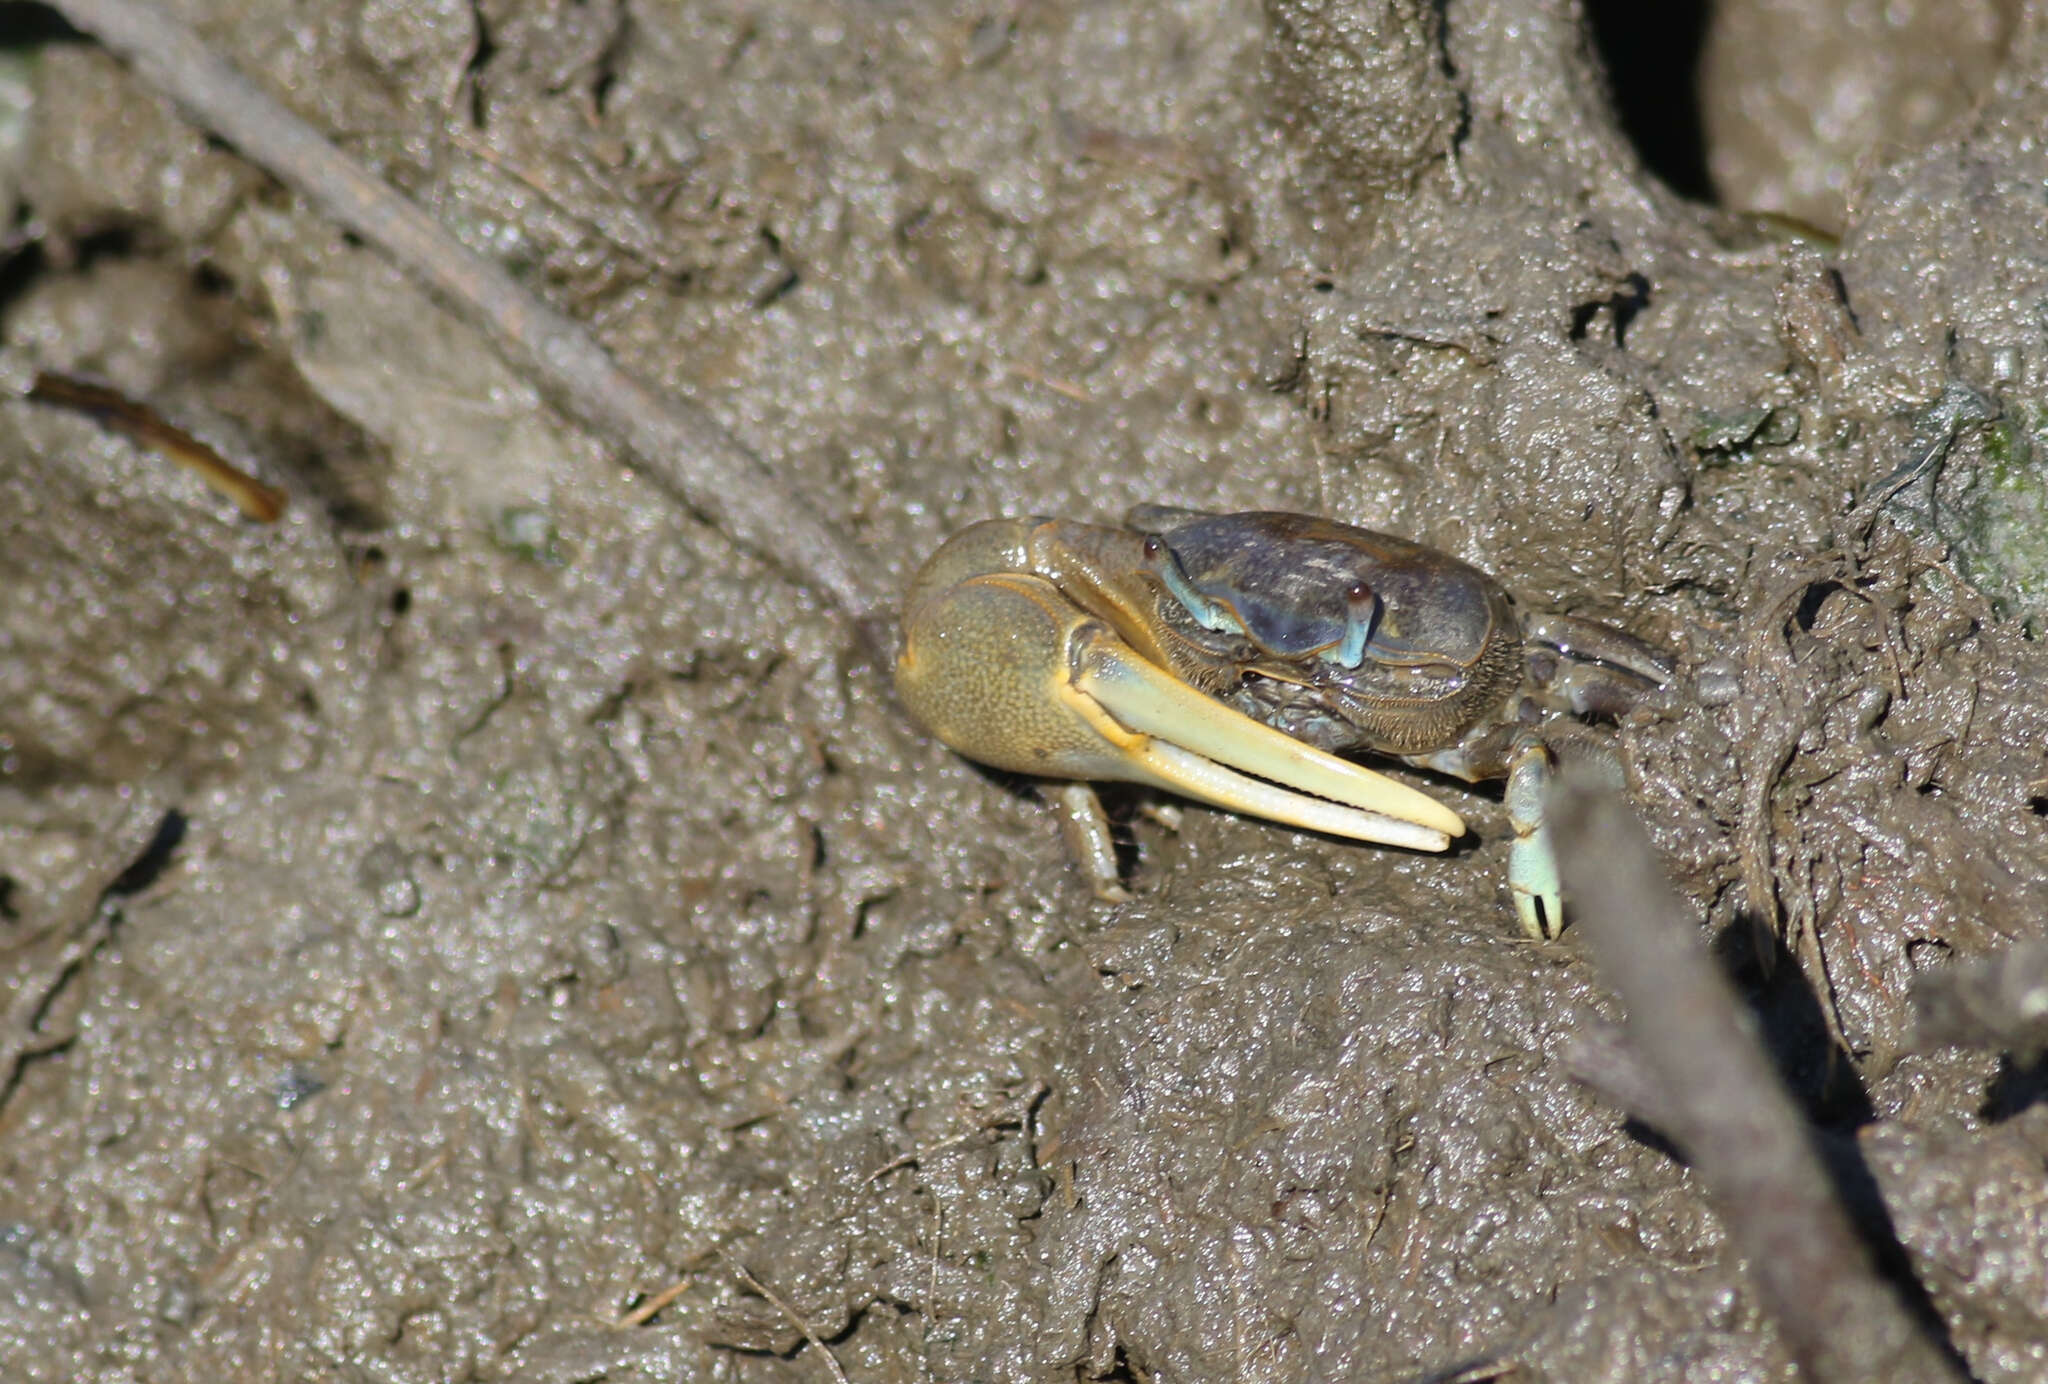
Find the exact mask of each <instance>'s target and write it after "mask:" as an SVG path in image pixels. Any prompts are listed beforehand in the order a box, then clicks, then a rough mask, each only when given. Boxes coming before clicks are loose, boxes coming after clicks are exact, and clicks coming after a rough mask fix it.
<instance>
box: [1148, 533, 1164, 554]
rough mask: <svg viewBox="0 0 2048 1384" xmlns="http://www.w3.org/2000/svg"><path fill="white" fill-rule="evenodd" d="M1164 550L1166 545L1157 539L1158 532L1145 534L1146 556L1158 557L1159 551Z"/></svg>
mask: <svg viewBox="0 0 2048 1384" xmlns="http://www.w3.org/2000/svg"><path fill="white" fill-rule="evenodd" d="M1165 551H1166V545H1165V544H1164V543H1161V542H1160V541H1159V535H1158V534H1156V533H1148V534H1146V535H1145V556H1146V557H1147V558H1155V557H1158V556H1159V555H1160V554H1161V553H1163V552H1165Z"/></svg>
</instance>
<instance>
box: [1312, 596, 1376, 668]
mask: <svg viewBox="0 0 2048 1384" xmlns="http://www.w3.org/2000/svg"><path fill="white" fill-rule="evenodd" d="M1379 613H1380V599H1379V597H1378V596H1375V595H1374V594H1373V590H1372V588H1371V587H1370V586H1367V585H1366V584H1365V583H1364V582H1362V581H1355V582H1353V583H1351V586H1350V589H1348V590H1347V591H1345V593H1344V637H1343V638H1342V639H1340V640H1338V641H1337V645H1336V647H1335V648H1334V649H1332V650H1330V651H1329V652H1328V653H1326V654H1325V655H1324V657H1326V658H1328V659H1330V660H1331V661H1333V662H1336V663H1340V664H1342V665H1343V666H1344V667H1346V668H1356V667H1357V666H1358V665H1359V664H1360V663H1363V662H1364V661H1365V646H1366V644H1367V642H1368V641H1370V640H1371V639H1372V632H1373V627H1374V626H1376V625H1377V624H1378V623H1379Z"/></svg>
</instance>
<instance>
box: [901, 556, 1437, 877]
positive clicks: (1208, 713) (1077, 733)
mask: <svg viewBox="0 0 2048 1384" xmlns="http://www.w3.org/2000/svg"><path fill="white" fill-rule="evenodd" d="M984 527H987V528H989V529H990V532H988V533H987V534H984V535H979V536H978V537H977V540H976V541H977V542H978V543H979V544H980V545H981V546H986V547H988V548H990V549H991V552H990V553H989V554H986V555H983V556H985V557H987V556H1000V555H1001V550H1003V549H1005V548H1006V547H1007V546H1008V545H1009V544H1010V543H1012V542H1014V541H1015V538H1014V537H1013V535H1016V534H1017V533H1018V529H1016V528H1011V529H1004V530H997V529H995V528H994V527H993V526H982V525H977V526H976V528H977V529H981V528H984ZM969 533H970V534H972V533H974V530H970V531H969ZM962 537H963V538H964V537H967V535H962ZM956 541H958V540H956ZM949 546H950V545H949ZM963 565H968V564H963ZM971 565H973V566H980V565H981V563H980V562H979V561H977V562H975V563H973V564H971ZM989 565H991V566H993V565H997V564H995V563H990V564H989ZM949 575H953V576H958V575H959V574H958V573H957V571H956V572H955V573H953V574H949ZM928 576H929V574H927V577H928ZM896 685H897V687H898V689H899V690H900V691H901V692H902V695H903V700H904V703H905V705H906V706H907V707H908V708H909V710H910V713H911V715H913V716H915V717H916V718H917V720H918V721H919V723H920V724H922V725H923V726H924V727H925V728H926V729H927V730H929V731H930V732H931V733H932V734H934V735H936V736H938V738H939V739H941V740H943V741H944V742H945V743H946V744H948V745H950V746H951V747H952V748H954V749H956V750H958V751H959V752H960V753H962V754H964V755H966V756H967V757H968V758H970V759H977V760H980V761H981V762H982V763H984V764H992V765H994V766H996V767H997V768H1000V769H1009V770H1013V771H1015V772H1018V773H1025V774H1038V775H1042V776H1045V777H1048V778H1064V779H1119V780H1124V781H1127V782H1133V783H1142V784H1149V785H1151V786H1152V787H1155V788H1164V789H1167V790H1170V791H1172V792H1176V793H1180V794H1184V795H1185V796H1187V797H1190V798H1196V799H1199V800H1200V801H1202V802H1206V803H1211V804H1214V805H1215V806H1217V807H1221V808H1225V809H1227V810H1229V811H1232V812H1242V813H1247V814H1249V815H1252V816H1258V817H1266V818H1270V819H1272V820H1273V821H1276V822H1283V823H1285V824H1287V825H1289V826H1295V827H1300V828H1303V829H1305V830H1310V831H1321V832H1328V833H1330V834H1331V835H1335V836H1345V837H1350V838H1353V839H1355V840H1360V841H1375V842H1380V843H1382V844H1386V845H1394V846H1407V847H1409V848H1411V849H1414V850H1425V851H1440V850H1442V849H1444V848H1445V847H1446V846H1447V845H1448V844H1449V843H1450V840H1451V838H1452V837H1455V836H1459V835H1462V834H1463V833H1464V830H1465V824H1464V822H1463V821H1462V820H1461V819H1460V818H1459V817H1458V814H1457V813H1455V812H1453V811H1451V810H1450V809H1449V808H1447V807H1445V806H1444V805H1443V804H1442V803H1439V802H1437V801H1436V800H1435V799H1434V798H1431V797H1428V796H1426V795H1424V794H1422V793H1420V792H1417V791H1416V790H1415V789H1412V788H1409V787H1408V786H1406V785H1405V784H1401V783H1397V782H1395V781H1394V780H1393V779H1390V778H1387V777H1386V776H1385V775H1383V774H1377V773H1374V772H1373V771H1372V770H1370V769H1366V768H1364V767H1362V766H1361V765H1357V764H1353V763H1351V762H1350V761H1348V760H1343V759H1338V758H1337V757H1336V756H1334V755H1330V754H1325V753H1324V752H1323V751H1321V750H1318V749H1315V748H1314V747H1313V746H1310V745H1306V744H1303V743H1302V742H1301V741H1298V740H1295V739H1292V738H1291V737H1289V736H1286V735H1283V734H1281V733H1280V732H1279V731H1276V730H1274V729H1272V728H1271V727H1270V726H1264V725H1261V724H1260V723H1259V722H1257V721H1254V720H1252V719H1251V718H1250V717H1249V716H1245V715H1243V714H1242V713H1240V712H1237V711H1233V710H1232V709H1230V708H1229V707H1227V706H1225V705H1224V704H1223V703H1221V702H1219V701H1216V700H1214V699H1212V698H1210V697H1206V696H1204V695H1202V694H1201V693H1200V692H1197V691H1195V690H1194V689H1193V688H1191V687H1189V686H1187V685H1186V684H1185V683H1182V682H1180V681H1179V680H1178V679H1176V678H1174V677H1173V676H1172V675H1170V674H1168V673H1167V672H1165V671H1164V670H1162V669H1160V668H1158V667H1156V666H1154V665H1153V664H1151V663H1148V662H1146V661H1145V660H1144V659H1142V658H1140V657H1139V656H1138V655H1137V654H1136V653H1135V652H1134V651H1133V650H1132V649H1131V647H1130V646H1129V645H1128V644H1126V643H1125V642H1124V641H1123V639H1121V638H1120V637H1119V636H1118V635H1117V633H1116V632H1115V630H1113V629H1112V628H1111V627H1110V626H1109V625H1108V624H1107V623H1105V622H1104V621H1102V620H1099V619H1097V618H1095V617H1094V616H1092V615H1089V614H1088V613H1087V612H1085V611H1083V610H1081V609H1080V608H1078V607H1077V606H1075V605H1074V604H1073V603H1072V602H1070V601H1068V600H1067V598H1066V597H1065V596H1063V595H1062V594H1061V593H1060V590H1059V588H1058V587H1056V586H1054V585H1053V584H1052V583H1051V582H1050V581H1047V580H1046V579H1045V578H1043V577H1038V576H1033V575H1031V574H1029V573H1026V572H1018V571H1014V570H1010V571H987V570H986V569H984V570H983V571H982V572H981V573H980V574H979V575H973V576H966V577H964V579H957V580H952V581H950V582H933V581H930V580H928V579H921V580H920V582H919V585H918V587H917V589H915V590H914V591H913V593H912V598H911V601H910V603H909V609H908V610H907V611H906V612H905V615H904V631H903V652H902V655H901V657H900V658H899V659H898V660H897V664H896Z"/></svg>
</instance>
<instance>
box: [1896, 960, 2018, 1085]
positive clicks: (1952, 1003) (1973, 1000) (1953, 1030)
mask: <svg viewBox="0 0 2048 1384" xmlns="http://www.w3.org/2000/svg"><path fill="white" fill-rule="evenodd" d="M1913 1014H1914V1028H1913V1046H1914V1047H1916V1048H1920V1049H1923V1050H1924V1049H1928V1048H1938V1047H1945V1046H1948V1045H1950V1044H1959V1045H1963V1046H1968V1047H1982V1048H2000V1049H2003V1050H2005V1051H2007V1052H2010V1053H2011V1054H2012V1055H2013V1058H2014V1060H2015V1061H2017V1062H2018V1063H2019V1064H2020V1065H2021V1066H2023V1067H2031V1066H2033V1065H2034V1064H2035V1063H2037V1062H2039V1061H2040V1060H2041V1057H2042V1055H2043V1054H2044V1053H2048V942H2016V943H2014V944H2013V945H2012V946H2011V947H2009V948H2007V949H2006V950H2005V951H2003V952H2000V953H1999V954H1998V955H1996V956H1990V957H1985V958H1983V959H1982V960H1978V961H1971V962H1964V963H1962V964H1959V965H1955V966H1950V967H1948V968H1947V969H1945V970H1940V971H1934V972H1931V973H1930V974H1927V975H1923V976H1919V977H1916V978H1915V979H1914V981H1913Z"/></svg>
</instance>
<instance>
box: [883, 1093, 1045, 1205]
mask: <svg viewBox="0 0 2048 1384" xmlns="http://www.w3.org/2000/svg"><path fill="white" fill-rule="evenodd" d="M1049 1089H1050V1088H1049V1087H1047V1086H1046V1084H1045V1083H1044V1082H1042V1081H1041V1082H1038V1083H1037V1084H1036V1085H1034V1086H1032V1087H1031V1089H1030V1090H1028V1091H1025V1092H1023V1093H1021V1094H1020V1095H1018V1096H1017V1097H1016V1098H1015V1099H1014V1100H1011V1101H1008V1102H1006V1103H1005V1104H1004V1105H1003V1106H1002V1108H1001V1109H999V1110H992V1111H990V1112H989V1113H988V1114H986V1115H984V1116H982V1117H981V1119H979V1120H977V1121H976V1122H975V1123H974V1124H972V1125H969V1126H968V1127H967V1128H966V1129H963V1130H961V1131H960V1132H959V1133H957V1134H949V1135H947V1136H946V1137H945V1138H943V1139H941V1140H939V1141H938V1142H937V1143H936V1144H927V1145H925V1146H924V1147H923V1148H915V1149H911V1150H910V1151H909V1152H907V1153H899V1154H897V1155H896V1156H895V1157H894V1158H892V1159H890V1160H889V1161H888V1162H886V1163H884V1164H883V1165H882V1166H881V1167H879V1168H877V1169H875V1170H874V1171H873V1172H871V1173H869V1174H868V1175H867V1179H866V1180H867V1181H869V1182H878V1181H880V1180H881V1179H882V1178H884V1177H886V1176H888V1175H889V1174H890V1173H893V1172H895V1171H896V1170H897V1169H898V1168H907V1167H909V1166H910V1165H911V1164H913V1163H919V1162H922V1161H923V1160H925V1159H927V1158H929V1157H931V1156H932V1155H933V1154H935V1153H938V1152H939V1151H940V1150H942V1149H950V1148H956V1147H958V1146H959V1145H961V1144H964V1143H966V1142H967V1141H968V1140H969V1139H972V1138H974V1136H975V1135H977V1134H986V1133H988V1132H989V1131H990V1130H992V1129H1010V1128H1018V1129H1021V1128H1023V1127H1024V1125H1025V1123H1026V1122H1027V1121H1029V1120H1030V1118H1031V1107H1033V1106H1034V1105H1037V1104H1038V1102H1039V1101H1040V1100H1042V1099H1044V1097H1045V1093H1046V1091H1047V1090H1049Z"/></svg>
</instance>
